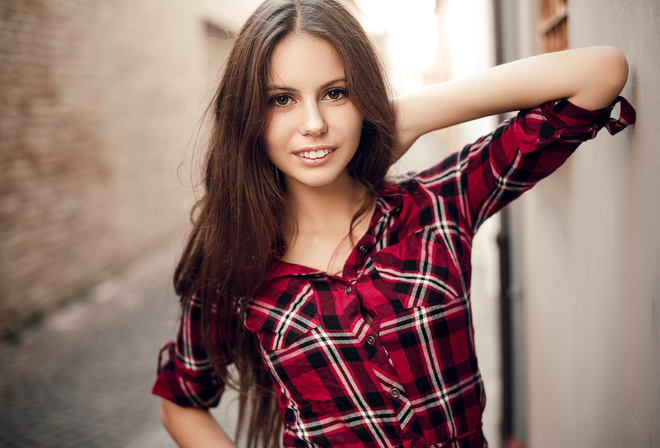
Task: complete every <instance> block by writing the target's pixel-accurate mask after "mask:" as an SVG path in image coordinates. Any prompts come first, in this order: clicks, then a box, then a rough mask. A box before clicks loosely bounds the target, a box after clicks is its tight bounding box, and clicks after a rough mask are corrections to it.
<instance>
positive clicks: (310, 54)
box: [268, 33, 345, 89]
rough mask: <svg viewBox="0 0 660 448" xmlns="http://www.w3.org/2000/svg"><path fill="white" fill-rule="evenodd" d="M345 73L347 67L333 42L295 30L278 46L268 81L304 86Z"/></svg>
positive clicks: (310, 85) (342, 76)
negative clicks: (331, 43)
mask: <svg viewBox="0 0 660 448" xmlns="http://www.w3.org/2000/svg"><path fill="white" fill-rule="evenodd" d="M344 76H345V75H344V66H343V64H342V63H341V60H340V59H339V55H338V54H337V52H336V51H335V49H334V48H333V47H332V45H330V44H329V43H328V42H327V41H325V40H323V39H321V38H319V37H316V36H312V35H310V34H307V33H296V34H292V35H290V36H287V37H285V38H284V39H283V40H282V41H281V42H279V43H278V44H277V45H276V46H275V49H274V51H273V54H272V56H271V58H270V76H269V79H268V81H269V86H278V87H279V86H282V87H288V88H294V89H304V88H313V87H315V86H316V87H318V86H321V85H323V84H325V83H327V82H328V81H330V80H333V79H341V78H344Z"/></svg>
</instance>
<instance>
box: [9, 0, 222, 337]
mask: <svg viewBox="0 0 660 448" xmlns="http://www.w3.org/2000/svg"><path fill="white" fill-rule="evenodd" d="M206 28H207V25H206V23H205V22H204V20H203V14H201V13H200V2H199V1H193V0H189V1H186V2H162V1H156V0H131V1H121V0H114V1H102V2H94V1H80V0H0V337H2V335H6V334H7V333H8V332H10V331H12V330H15V329H18V328H20V327H21V326H23V325H24V324H26V323H28V322H29V321H31V320H34V319H35V318H37V317H38V316H41V315H43V314H44V313H47V312H49V311H50V310H52V309H53V308H55V307H56V306H58V305H59V304H61V303H63V302H65V301H67V300H71V299H75V298H77V297H80V296H83V295H84V294H85V292H86V290H88V288H89V287H90V286H92V285H93V284H95V283H97V282H98V281H100V280H102V279H103V278H105V277H108V276H110V275H112V274H114V273H116V272H118V271H120V270H121V269H122V267H124V266H126V265H127V262H129V261H130V260H131V259H133V258H135V257H137V256H139V255H140V254H142V253H144V252H146V251H149V250H150V249H152V248H154V247H156V246H158V245H160V244H162V243H164V242H166V241H168V240H171V239H172V238H179V239H182V238H183V236H184V234H185V230H186V229H187V227H186V222H187V217H188V213H189V209H190V205H191V200H192V194H191V192H190V189H189V188H188V187H189V185H186V181H185V180H179V179H178V177H177V176H178V172H177V170H178V168H179V164H181V163H182V162H185V161H186V160H187V159H190V151H191V146H192V144H191V140H192V139H191V134H192V132H193V130H194V129H195V126H196V120H197V119H198V118H199V113H200V109H201V108H202V107H203V106H204V104H203V101H202V97H203V96H204V94H205V92H206V90H207V78H208V74H207V73H208V67H207V65H208V59H209V54H208V52H209V48H210V47H209V46H208V45H205V42H204V40H205V39H206V33H207V31H206ZM183 171H184V172H183V173H182V174H183V177H184V178H187V177H189V176H187V175H188V174H189V166H188V167H187V168H184V170H183ZM188 184H189V181H188ZM173 263H174V261H173Z"/></svg>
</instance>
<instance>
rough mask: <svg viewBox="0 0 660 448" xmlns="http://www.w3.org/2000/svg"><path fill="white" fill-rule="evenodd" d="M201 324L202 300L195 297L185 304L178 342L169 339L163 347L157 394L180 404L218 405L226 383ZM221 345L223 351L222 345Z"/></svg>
mask: <svg viewBox="0 0 660 448" xmlns="http://www.w3.org/2000/svg"><path fill="white" fill-rule="evenodd" d="M201 326H202V325H201V303H200V302H199V300H198V299H197V298H196V297H194V298H192V299H190V300H189V301H188V302H187V303H186V304H185V305H184V307H183V310H182V314H181V323H180V327H179V332H178V336H177V340H176V342H173V341H168V342H166V343H165V344H164V345H163V347H162V348H161V349H160V353H159V355H158V358H159V359H158V377H157V379H156V383H155V384H154V386H153V389H152V393H153V394H154V395H158V396H159V397H162V398H165V399H167V400H170V401H172V402H174V403H176V404H178V405H179V406H185V407H198V408H210V407H213V406H217V404H218V402H219V401H220V397H221V395H222V392H223V391H224V388H225V385H224V383H223V382H222V381H221V379H220V378H219V377H218V375H217V374H216V372H215V370H214V368H213V365H212V363H211V361H210V360H209V358H208V356H207V353H206V350H205V349H204V345H203V342H202V328H201ZM219 348H220V349H221V350H220V351H221V353H222V352H223V350H222V348H223V347H222V345H220V347H219ZM226 361H227V359H226V357H224V359H221V362H226Z"/></svg>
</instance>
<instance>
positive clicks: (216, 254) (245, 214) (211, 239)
mask: <svg viewBox="0 0 660 448" xmlns="http://www.w3.org/2000/svg"><path fill="white" fill-rule="evenodd" d="M297 32H303V33H309V34H311V35H314V36H317V37H320V38H322V39H324V40H325V41H327V42H328V43H330V44H331V45H332V47H333V48H334V49H335V51H336V52H337V54H338V56H339V58H340V60H341V62H342V63H343V66H344V71H345V75H346V79H347V85H348V88H349V92H350V98H351V101H352V102H353V104H354V105H355V107H356V109H357V110H358V111H359V112H360V113H361V114H362V116H363V117H364V122H363V126H362V135H361V139H360V144H359V146H358V149H357V152H356V154H355V156H354V157H353V159H352V160H351V162H350V163H349V165H348V170H349V173H350V175H351V176H353V177H354V178H355V179H356V180H357V181H359V182H361V183H362V184H363V185H365V186H366V188H367V191H368V194H369V198H370V199H371V200H373V199H374V198H375V196H376V194H377V193H378V189H379V186H380V185H381V184H382V181H383V178H384V177H385V174H386V172H387V169H388V168H389V166H390V164H391V162H392V160H393V156H392V144H393V132H394V113H393V110H392V106H391V104H390V101H389V99H388V89H387V87H386V83H385V79H384V75H383V71H382V67H381V64H380V62H379V59H378V57H377V55H376V52H375V51H374V48H373V46H372V45H371V43H370V41H369V39H368V37H367V36H366V34H365V32H364V30H363V29H362V27H361V26H360V24H359V23H358V21H357V20H356V19H355V18H354V17H353V16H352V15H351V14H350V13H349V12H348V11H347V10H346V9H345V8H344V7H343V6H342V5H340V4H339V3H337V2H336V1H335V0H266V1H265V2H264V3H262V4H261V5H260V6H259V7H258V8H257V10H256V11H255V12H254V13H253V14H252V15H251V16H250V18H249V19H248V20H247V22H246V24H245V25H244V26H243V28H242V29H241V31H240V33H239V35H238V36H237V38H236V40H235V43H234V47H233V49H232V51H231V54H230V56H229V58H228V61H227V65H226V68H225V72H224V75H223V77H222V80H221V82H220V86H219V88H218V91H217V94H216V95H215V97H214V102H213V104H212V106H211V107H210V110H212V112H213V117H212V122H213V123H212V134H211V138H210V142H209V147H208V155H207V158H206V164H205V171H204V179H205V182H204V193H203V196H202V197H201V199H200V200H199V201H198V203H197V204H196V206H195V209H194V210H195V211H196V216H195V218H194V222H193V230H192V232H191V234H190V237H189V239H188V243H187V245H186V247H185V250H184V253H183V255H182V256H181V259H180V261H179V264H178V266H177V269H176V271H175V274H174V285H175V289H176V291H177V293H178V294H179V295H180V296H181V300H182V303H184V304H185V303H186V301H188V300H190V298H191V297H192V296H193V295H197V296H198V297H199V298H200V300H201V302H202V327H203V329H204V330H203V338H204V346H205V349H206V351H207V354H208V356H209V359H210V360H211V361H212V362H213V364H214V366H215V369H216V371H217V372H218V375H219V376H220V377H221V378H222V379H223V380H224V381H225V382H226V383H227V384H229V385H230V386H232V387H234V388H236V389H237V390H238V391H239V397H240V400H239V428H238V429H237V438H238V436H239V435H240V432H239V431H240V429H241V428H243V427H244V426H247V428H246V429H247V443H248V446H249V447H257V446H263V447H266V448H268V447H275V446H278V445H279V441H280V440H281V429H282V419H281V417H280V415H279V412H278V411H279V409H278V404H277V398H276V395H275V393H274V391H273V384H272V380H271V378H270V375H269V373H268V372H267V370H266V369H265V368H264V365H263V361H262V360H261V358H260V356H259V353H258V350H257V342H256V339H255V337H254V335H252V334H250V333H248V332H247V331H246V330H245V327H244V320H245V316H246V313H247V312H249V311H248V310H249V299H250V298H251V297H254V295H255V294H256V292H257V290H258V288H259V286H260V285H261V283H262V282H263V280H264V278H265V276H266V275H267V273H268V271H269V269H270V266H271V264H272V263H273V262H274V261H276V260H277V258H278V256H279V255H280V253H281V250H282V247H283V246H282V244H283V242H282V235H281V232H280V224H281V222H282V218H283V217H284V216H285V213H288V205H287V197H286V191H285V189H284V183H283V178H282V175H281V173H280V172H279V171H278V170H277V168H276V167H275V166H274V165H273V164H272V163H271V162H270V160H269V159H268V156H267V154H266V151H265V148H264V144H263V141H262V134H263V131H264V127H265V123H266V120H267V113H268V108H267V100H268V97H267V80H268V77H269V69H270V57H271V54H272V53H273V50H274V48H275V46H276V45H277V44H278V43H279V42H280V41H281V40H282V39H283V38H284V37H286V36H287V35H289V34H291V33H297ZM366 208H367V207H366V206H363V208H362V210H361V211H360V212H358V213H359V214H363V213H364V212H365V210H366ZM356 216H359V215H356ZM354 222H355V220H354ZM218 329H219V330H218ZM218 331H220V332H221V333H219V332H218ZM219 341H223V343H222V344H220V343H219ZM226 358H229V359H230V360H231V361H232V362H233V363H234V365H235V369H236V377H233V376H232V375H230V374H229V373H228V371H227V366H226V363H222V362H219V360H220V359H226Z"/></svg>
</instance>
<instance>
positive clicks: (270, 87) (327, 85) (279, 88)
mask: <svg viewBox="0 0 660 448" xmlns="http://www.w3.org/2000/svg"><path fill="white" fill-rule="evenodd" d="M339 82H343V83H346V82H347V81H346V78H337V79H333V80H332V81H329V82H326V83H325V84H323V85H322V86H321V87H320V88H319V90H323V89H327V88H328V87H330V86H331V85H333V84H337V83H339ZM268 90H269V91H271V90H282V91H285V92H297V91H298V89H294V88H291V87H286V86H277V85H273V86H268Z"/></svg>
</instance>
